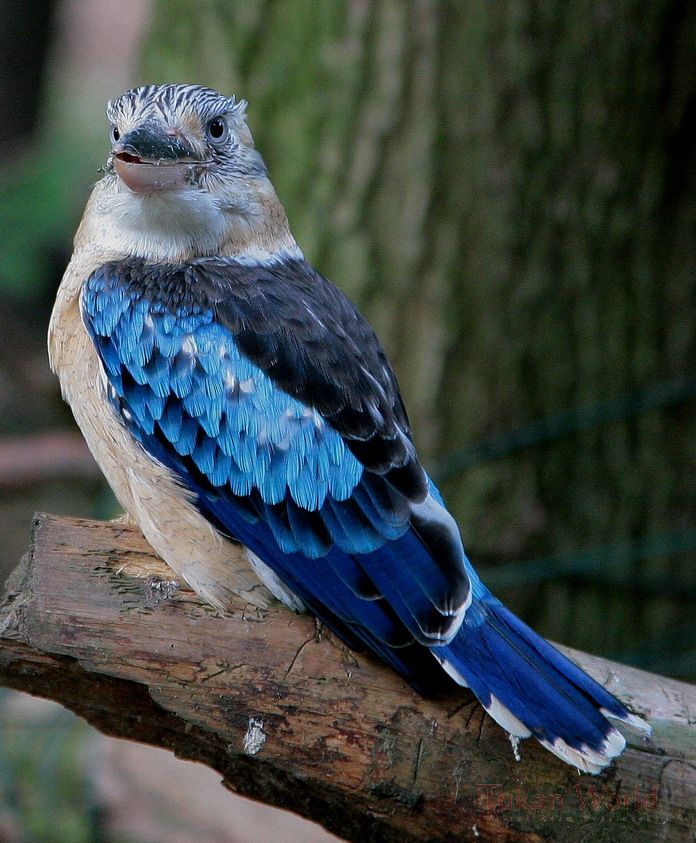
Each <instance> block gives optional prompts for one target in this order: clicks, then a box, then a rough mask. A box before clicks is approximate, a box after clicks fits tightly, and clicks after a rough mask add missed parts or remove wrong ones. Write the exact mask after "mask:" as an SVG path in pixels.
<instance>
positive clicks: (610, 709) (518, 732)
mask: <svg viewBox="0 0 696 843" xmlns="http://www.w3.org/2000/svg"><path fill="white" fill-rule="evenodd" d="M433 653H434V655H435V656H436V658H437V659H438V661H439V662H440V664H441V665H442V667H443V668H444V669H445V670H446V671H447V673H448V674H449V675H450V676H451V677H452V678H453V679H454V680H455V682H457V683H458V684H460V685H464V686H468V687H469V688H471V690H472V691H473V692H474V694H476V696H477V697H478V699H479V700H480V701H481V704H482V705H483V707H484V708H485V709H486V711H487V712H488V713H489V714H490V715H491V717H493V718H494V719H495V720H496V721H497V722H498V723H499V724H500V725H501V726H502V727H503V728H504V729H506V730H507V731H508V732H509V733H510V736H511V739H512V740H513V745H514V746H515V748H516V740H515V739H516V738H526V737H529V736H530V735H534V737H535V738H537V740H539V742H540V743H542V744H543V745H544V746H545V747H546V748H547V749H549V750H550V751H551V752H553V753H554V754H555V755H558V756H559V758H562V759H563V760H564V761H566V762H567V763H569V764H572V765H574V766H575V767H577V768H578V769H579V770H583V771H585V772H588V773H598V772H600V770H602V769H603V768H604V767H606V766H607V764H609V763H610V762H611V760H612V758H615V757H616V756H617V755H619V753H621V751H622V750H623V748H624V747H625V745H626V741H625V739H624V737H623V735H622V734H621V733H620V732H619V731H618V730H617V729H615V728H614V726H613V725H612V724H611V723H610V719H613V720H618V721H622V722H624V723H626V724H628V725H630V726H632V727H633V728H635V729H638V730H640V731H642V732H644V733H646V734H649V733H650V727H649V726H648V725H647V723H645V722H644V721H643V720H641V719H640V718H639V717H636V716H635V715H633V714H631V713H630V712H629V711H628V710H627V709H626V708H625V707H624V706H623V705H622V704H621V703H620V702H619V701H618V700H617V699H616V698H615V697H613V696H612V695H611V694H610V693H609V692H608V691H606V690H605V689H604V688H603V687H602V686H601V685H599V684H598V683H597V682H595V681H594V679H591V678H590V677H589V676H588V675H587V674H586V673H585V672H584V671H582V670H581V669H580V668H579V667H578V666H577V665H575V664H574V663H573V662H572V661H570V659H568V658H566V656H564V655H562V654H561V653H560V652H559V651H558V650H556V648H555V647H553V646H552V645H551V644H549V643H548V642H547V641H545V640H544V639H543V638H542V637H541V636H540V635H537V633H536V632H534V630H532V629H530V628H529V627H528V626H527V625H526V624H524V623H523V622H522V621H521V620H520V619H519V618H517V617H515V615H513V614H512V612H510V611H509V609H507V608H506V607H505V606H503V604H502V603H501V602H500V601H499V600H497V599H496V598H495V597H493V596H492V595H491V594H489V593H484V594H483V596H481V597H478V598H475V599H474V602H473V603H472V605H471V606H470V607H469V609H468V611H467V613H466V616H465V619H464V623H463V624H462V627H461V629H460V631H459V633H458V634H457V636H456V637H455V638H454V640H453V641H452V642H451V644H449V645H447V646H446V647H437V648H434V649H433Z"/></svg>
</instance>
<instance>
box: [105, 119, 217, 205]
mask: <svg viewBox="0 0 696 843" xmlns="http://www.w3.org/2000/svg"><path fill="white" fill-rule="evenodd" d="M111 156H112V159H113V165H114V170H115V171H116V174H117V175H118V176H119V178H120V179H121V181H122V182H123V183H124V184H125V185H126V187H128V188H129V189H130V190H132V191H133V192H134V193H152V192H155V191H162V190H177V189H180V188H183V187H185V186H187V185H190V184H191V182H192V178H193V175H194V170H195V168H196V167H200V165H201V164H204V163H205V162H203V161H201V160H200V159H199V158H197V157H196V153H195V152H194V150H193V149H192V148H191V147H190V146H189V145H188V144H187V143H186V141H185V140H184V139H183V138H182V137H181V136H180V135H173V134H168V133H167V132H166V131H165V129H164V128H163V127H162V126H160V125H159V124H156V123H143V125H142V126H138V127H137V128H135V129H133V130H132V131H130V132H128V134H126V135H124V136H123V137H122V138H119V140H118V141H116V143H115V144H114V145H113V147H112V149H111Z"/></svg>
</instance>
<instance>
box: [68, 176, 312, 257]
mask: <svg viewBox="0 0 696 843" xmlns="http://www.w3.org/2000/svg"><path fill="white" fill-rule="evenodd" d="M114 187H115V186H114V184H113V182H111V183H109V182H108V181H107V180H102V181H101V182H98V183H97V184H96V185H95V188H94V191H93V193H92V196H91V197H90V200H89V203H88V205H87V209H86V211H85V215H84V217H83V221H82V225H81V227H80V230H79V231H78V234H77V237H76V240H75V246H76V248H78V249H79V248H86V249H88V250H89V251H91V252H92V251H98V252H100V253H102V254H104V255H109V257H110V258H111V259H119V258H123V257H133V256H137V257H142V258H145V259H147V260H149V261H153V262H157V261H164V262H167V261H179V260H187V259H191V258H194V257H204V256H207V255H223V254H224V255H229V256H235V257H237V258H238V259H240V260H244V261H248V262H254V263H256V262H259V263H266V262H268V261H272V260H276V259H277V258H278V257H279V256H280V255H282V256H283V257H296V258H301V257H302V252H301V251H300V249H299V248H298V246H297V244H296V243H295V241H294V239H293V237H292V235H291V234H290V232H289V231H288V230H287V221H285V220H284V223H285V224H284V225H283V226H282V227H281V230H280V231H278V233H277V234H275V232H273V229H272V227H271V229H270V230H269V228H268V226H267V225H264V224H265V223H266V222H267V215H266V213H265V210H266V209H265V208H264V207H263V204H261V205H260V206H259V207H258V208H256V207H253V206H251V205H248V206H247V207H245V208H243V209H242V208H232V207H231V206H230V204H229V201H228V200H226V198H225V197H224V196H223V195H220V194H215V193H211V192H208V191H204V190H195V189H190V188H182V189H180V190H169V191H155V192H152V193H134V192H132V191H131V190H128V189H127V188H125V187H122V186H121V185H118V186H117V187H116V189H114ZM276 201H277V200H276ZM283 219H284V215H283Z"/></svg>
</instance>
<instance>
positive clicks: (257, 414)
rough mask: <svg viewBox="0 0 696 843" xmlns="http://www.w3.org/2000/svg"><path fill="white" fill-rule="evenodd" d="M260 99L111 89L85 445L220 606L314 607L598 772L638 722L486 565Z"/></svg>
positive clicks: (55, 319)
mask: <svg viewBox="0 0 696 843" xmlns="http://www.w3.org/2000/svg"><path fill="white" fill-rule="evenodd" d="M245 106H246V103H244V102H243V101H237V100H235V99H234V98H231V99H230V98H228V97H225V96H222V95H221V94H219V93H217V92H216V91H213V90H210V89H208V88H204V87H200V86H197V85H148V86H146V87H142V88H137V89H134V90H131V91H127V92H126V93H125V94H123V95H122V96H120V97H119V98H118V99H116V100H114V101H113V102H110V103H109V104H108V106H107V109H106V113H107V117H108V119H109V122H110V124H111V152H110V154H109V157H108V159H107V162H106V166H105V168H104V175H103V178H102V179H101V180H100V181H99V182H98V183H97V185H96V186H95V188H94V190H93V192H92V195H91V197H90V199H89V202H88V204H87V208H86V210H85V214H84V217H83V219H82V222H81V224H80V227H79V230H78V232H77V236H76V238H75V251H74V253H73V256H72V259H71V261H70V264H69V266H68V268H67V271H66V273H65V276H64V278H63V281H62V283H61V286H60V289H59V291H58V297H57V301H56V304H55V308H54V311H53V315H52V318H51V324H50V332H49V350H50V360H51V366H52V368H53V370H54V371H55V372H56V373H57V374H58V376H59V378H60V382H61V387H62V391H63V395H64V396H65V399H66V400H67V401H68V403H69V404H70V406H71V408H72V411H73V413H74V415H75V418H76V419H77V423H78V425H79V426H80V428H81V429H82V433H83V434H84V437H85V439H86V440H87V444H88V445H89V447H90V449H91V450H92V453H93V454H94V456H95V458H96V460H97V462H98V464H99V466H100V467H101V469H102V471H103V472H104V474H105V475H106V478H107V480H108V481H109V483H110V484H111V487H112V488H113V490H114V492H115V494H116V497H117V498H118V500H119V502H120V504H121V505H122V506H123V507H124V508H125V510H126V512H127V513H128V514H129V515H130V517H131V518H132V520H133V521H135V523H137V524H138V525H139V526H140V528H141V529H142V531H143V533H144V534H145V536H146V538H147V540H148V541H149V542H150V544H151V545H152V547H153V548H154V549H155V550H156V551H157V553H158V554H159V555H160V556H161V557H162V558H163V559H164V560H165V561H166V562H167V563H168V564H169V565H170V566H171V567H172V568H173V569H174V571H176V572H177V574H179V575H180V576H181V577H183V578H184V579H185V580H186V581H187V582H188V583H189V584H190V585H191V587H192V588H193V589H194V590H195V591H196V592H197V593H198V594H199V595H200V596H201V597H202V598H203V599H204V600H206V601H208V602H209V603H211V604H212V605H213V606H215V607H220V608H225V607H226V606H228V605H229V598H230V596H231V595H233V594H236V595H239V596H240V597H242V598H243V599H244V600H246V601H248V602H250V603H252V604H255V605H257V606H264V605H267V604H268V602H269V601H271V600H272V599H273V597H275V598H277V599H278V600H281V601H282V602H283V603H285V604H286V605H287V606H289V607H290V608H291V609H295V610H307V611H309V612H312V613H314V614H315V615H316V616H317V617H318V618H319V619H320V620H321V621H322V622H323V623H324V624H326V625H327V626H328V627H329V628H330V629H331V630H333V631H334V632H335V633H336V635H338V636H339V637H340V638H341V639H343V641H345V642H346V643H347V644H348V645H350V646H352V647H355V648H365V647H367V648H369V649H371V650H372V651H373V652H374V653H376V654H377V655H378V656H379V657H380V658H381V659H382V660H383V661H384V662H386V663H387V664H388V665H391V667H393V668H394V669H395V670H396V671H398V672H399V673H400V674H401V675H402V676H403V677H405V678H406V680H408V682H410V683H411V685H413V686H414V687H415V688H416V689H417V690H419V691H421V692H422V693H424V694H430V693H433V692H436V691H440V690H442V689H443V686H448V685H449V686H452V685H453V684H456V685H460V686H462V687H468V688H470V689H471V690H472V691H473V693H474V694H475V695H476V696H477V697H478V699H479V700H480V701H481V704H482V705H483V707H484V708H485V709H486V711H487V712H488V713H489V714H490V715H491V717H493V718H494V719H495V720H496V721H497V722H498V723H499V724H500V725H501V726H502V727H503V728H504V729H505V730H507V731H508V732H509V733H510V735H511V736H513V739H517V738H525V737H528V736H530V735H534V737H536V738H537V740H539V741H540V742H541V743H542V744H543V745H544V746H545V747H547V748H548V749H549V750H551V752H553V753H555V754H556V755H558V756H559V757H560V758H562V759H563V760H564V761H566V762H568V763H569V764H572V765H574V766H575V767H577V768H579V769H580V770H585V771H588V772H592V773H596V772H598V771H599V770H601V769H602V768H603V767H604V766H606V765H607V764H608V763H609V762H610V760H611V759H612V758H614V757H615V756H616V755H618V754H619V753H620V752H621V751H622V749H623V748H624V746H625V739H624V737H623V736H622V735H621V733H620V732H619V731H617V729H616V728H615V727H614V726H613V725H612V723H611V722H610V721H612V720H617V721H623V722H624V723H627V724H629V725H632V726H634V727H636V728H638V729H640V730H643V731H647V730H648V727H647V725H646V724H645V723H644V722H643V721H642V720H641V719H640V718H638V717H636V716H635V715H633V714H631V713H629V711H628V710H627V709H626V708H625V707H624V706H623V705H622V704H621V703H620V702H619V701H618V700H617V699H616V698H615V697H613V696H612V695H611V694H610V693H608V692H607V691H606V690H605V689H604V688H602V687H601V686H600V685H599V684H597V683H596V682H595V681H594V680H592V679H591V678H590V677H589V676H587V675H586V674H585V673H584V672H583V671H582V670H580V669H579V668H578V667H577V666H576V665H575V664H573V663H572V662H571V661H569V660H568V659H567V658H566V657H565V656H563V655H561V654H560V653H559V652H558V651H557V650H556V649H554V647H552V646H551V645H550V644H548V643H547V642H546V641H545V640H544V639H542V638H541V637H539V636H538V635H537V634H536V633H535V632H533V631H532V630H531V629H529V627H527V626H525V624H523V623H522V622H521V621H520V620H519V619H518V618H516V617H515V616H514V615H513V614H512V613H511V612H510V611H509V610H508V609H506V608H505V606H503V605H502V604H501V603H500V602H499V601H498V600H497V599H496V598H495V597H493V596H492V595H491V593H490V592H489V591H488V590H487V589H486V587H485V586H484V585H483V583H482V582H481V581H480V580H479V578H478V576H477V575H476V572H475V570H474V569H473V567H472V566H471V564H470V563H469V561H468V559H467V557H466V556H465V554H464V549H463V547H462V541H461V538H460V535H459V530H458V528H457V525H456V523H455V522H454V520H453V518H452V516H451V515H450V514H449V513H448V511H447V509H446V507H445V504H444V502H443V500H442V497H441V496H440V493H439V492H438V490H437V488H436V487H435V484H434V483H433V481H432V480H431V479H430V478H429V477H428V475H427V474H426V472H425V470H424V469H423V467H422V466H421V464H420V462H419V460H418V455H417V453H416V449H415V446H414V444H413V440H412V438H411V431H410V428H409V422H408V418H407V416H406V411H405V409H404V406H403V404H402V401H401V397H400V395H399V387H398V384H397V382H396V378H395V376H394V373H393V372H392V369H391V367H390V365H389V362H388V361H387V358H386V356H385V353H384V350H383V349H382V346H381V345H380V343H379V340H378V339H377V337H376V336H375V334H374V332H373V331H372V329H371V328H370V326H369V325H368V324H367V322H366V321H365V319H364V318H363V317H362V316H361V315H360V313H359V312H358V311H357V310H356V308H355V307H354V305H353V304H352V303H351V302H350V301H349V300H348V299H347V298H346V297H345V296H344V295H343V293H341V291H340V290H338V289H337V288H336V287H334V286H333V285H332V284H331V283H330V282H329V281H327V280H326V279H325V278H323V277H322V276H321V275H320V274H319V273H318V272H317V271H316V270H315V269H313V268H312V266H310V264H308V263H307V261H306V260H305V259H304V257H303V254H302V252H301V251H300V249H299V247H298V245H297V244H296V242H295V240H294V239H293V236H292V234H291V233H290V229H289V228H288V221H287V218H286V215H285V212H284V210H283V207H282V205H281V204H280V202H279V200H278V197H277V196H276V193H275V191H274V189H273V186H272V185H271V182H270V181H269V178H268V173H267V171H266V167H265V166H264V162H263V160H262V158H261V156H260V155H259V153H258V152H257V151H256V149H255V148H254V144H253V141H252V137H251V134H250V132H249V129H248V127H247V124H246V118H245ZM240 543H241V544H242V545H243V546H244V548H245V553H244V554H243V555H242V554H240V553H239V544H240ZM240 557H243V559H244V562H243V563H241V562H240V561H239V560H240Z"/></svg>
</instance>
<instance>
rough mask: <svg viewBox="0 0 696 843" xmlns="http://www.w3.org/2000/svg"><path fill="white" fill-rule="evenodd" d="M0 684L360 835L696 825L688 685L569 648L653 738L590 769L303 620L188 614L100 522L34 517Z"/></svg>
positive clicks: (152, 563)
mask: <svg viewBox="0 0 696 843" xmlns="http://www.w3.org/2000/svg"><path fill="white" fill-rule="evenodd" d="M0 629H1V630H2V637H1V638H0V679H1V681H2V682H3V683H4V684H7V685H9V686H12V687H15V688H19V689H21V690H25V691H29V692H30V693H34V694H38V695H42V696H46V697H50V698H52V699H56V700H58V701H60V702H62V703H63V704H64V705H66V706H68V707H69V708H72V709H73V710H75V711H76V712H77V713H78V714H80V715H82V716H83V717H85V718H86V719H87V720H89V721H90V722H91V723H93V724H94V725H96V726H97V727H98V728H100V729H102V730H103V731H106V732H108V733H110V734H114V735H118V736H121V737H127V738H131V739H133V740H138V741H144V742H147V743H152V744H157V745H160V746H164V747H167V748H169V749H171V750H173V751H174V752H175V753H177V754H178V755H180V756H183V757H186V758H191V759H195V760H198V761H201V762H203V763H205V764H207V765H209V766H211V767H213V768H214V769H216V770H218V771H219V772H220V773H221V774H222V776H223V777H224V782H225V784H226V785H227V786H228V787H230V788H231V789H233V790H236V791H238V792H240V793H243V794H245V795H247V796H251V797H253V798H256V799H259V800H261V801H263V802H267V803H269V804H273V805H278V806H281V807H285V808H290V809H292V810H294V811H297V812H298V813H301V814H303V815H304V816H307V817H309V818H311V819H313V820H315V821H318V822H320V823H322V824H323V825H324V826H325V827H326V828H328V829H330V830H331V831H334V832H335V833H337V834H339V835H341V836H342V837H344V838H347V839H348V840H356V841H369V840H374V841H377V840H379V841H399V843H405V841H418V840H430V841H461V840H467V839H472V840H473V839H475V838H479V839H481V840H496V841H498V840H525V841H531V840H541V839H563V840H567V841H574V840H587V839H592V840H607V841H608V840H611V841H617V840H629V839H630V840H632V841H641V840H645V841H648V840H653V839H655V835H656V834H657V833H658V829H659V834H661V835H665V836H666V837H668V838H669V839H670V840H675V841H676V840H687V839H691V838H692V835H693V833H694V830H695V829H696V808H695V807H694V806H695V805H696V729H694V726H693V722H694V712H695V711H696V689H694V688H693V687H691V686H688V685H684V684H682V683H679V682H675V681H673V680H669V679H665V678H663V677H659V676H654V675H650V674H646V673H642V672H640V671H637V670H634V669H631V668H627V667H623V666H621V665H618V664H614V663H610V662H606V661H603V660H601V659H597V658H594V657H592V656H586V655H583V654H580V653H573V656H574V657H575V658H576V659H577V660H578V661H580V662H581V663H582V665H583V666H584V667H585V668H586V669H587V670H589V671H590V672H591V673H592V674H593V675H595V676H596V677H597V678H598V679H599V680H600V681H602V682H604V683H605V684H606V685H607V687H609V688H610V689H611V690H612V691H614V692H615V693H617V694H619V695H620V696H621V697H622V698H623V699H624V700H626V701H627V702H628V703H629V705H630V706H631V707H632V708H633V709H634V710H636V711H637V712H639V713H641V714H643V715H645V716H646V717H647V718H648V720H649V721H650V723H651V724H652V726H653V729H654V738H653V740H652V741H651V742H644V741H642V740H641V739H637V738H631V739H630V744H629V747H628V749H627V750H626V752H625V753H624V755H623V756H622V757H621V758H620V759H619V761H618V762H617V763H616V765H615V766H614V767H612V768H611V769H610V770H608V771H607V772H605V773H604V775H602V776H601V777H589V776H581V777H579V776H578V775H577V773H576V771H575V770H572V769H570V768H568V767H567V766H566V765H564V764H563V763H562V762H560V761H558V760H557V759H555V758H553V757H552V756H551V755H549V754H548V753H547V752H546V751H544V750H543V749H541V747H539V746H538V745H536V744H535V743H534V742H533V741H528V742H523V744H522V746H521V754H522V760H521V761H520V762H516V761H515V760H514V757H513V752H512V749H511V747H510V744H509V742H508V739H507V736H506V735H505V734H504V733H503V732H502V731H501V730H500V729H499V728H498V727H497V726H496V725H495V724H494V723H493V722H492V721H491V720H490V719H489V718H488V717H487V716H486V715H485V713H484V712H483V710H482V709H481V708H480V706H479V705H478V704H477V703H476V701H475V700H473V698H471V697H470V696H468V695H467V693H466V692H462V693H461V694H458V695H457V696H453V697H446V698H442V699H438V700H433V701H426V700H423V699H421V698H420V697H418V696H417V695H416V694H415V693H414V692H412V691H411V690H410V689H409V688H408V687H407V686H405V685H404V684H403V683H402V682H401V681H400V680H399V679H398V678H397V677H395V676H394V675H393V674H392V673H391V672H390V671H388V670H387V669H386V668H384V667H382V666H381V665H379V664H377V663H376V662H375V661H373V660H372V659H371V658H369V657H366V656H364V655H359V654H355V653H352V652H350V651H348V650H346V649H345V648H344V647H343V646H342V645H341V644H340V643H338V642H337V641H336V640H335V639H334V638H333V637H332V636H330V635H329V634H327V633H325V632H324V631H322V630H319V629H318V628H317V627H316V626H315V624H314V622H313V621H312V620H311V619H310V618H307V617H301V616H297V615H293V614H292V613H290V612H289V611H288V610H287V609H285V608H283V607H280V606H278V607H275V608H272V609H271V610H269V611H264V612H259V611H257V610H253V609H249V607H245V606H244V605H241V604H240V605H239V606H234V607H233V609H232V611H230V612H229V613H226V614H224V615H222V614H218V613H215V612H213V611H212V610H210V609H209V608H207V607H206V606H204V605H202V604H201V603H200V602H199V601H198V599H197V598H196V597H195V596H194V595H193V594H192V593H191V592H190V591H188V590H187V589H186V588H185V587H184V586H183V585H182V584H181V583H177V582H176V581H175V580H173V579H172V574H171V572H170V571H169V569H168V568H166V567H165V566H164V565H163V564H162V563H161V562H159V561H158V560H157V559H156V558H154V557H153V556H152V555H151V550H150V548H149V546H148V545H147V544H146V542H145V541H144V539H143V538H142V536H141V535H140V533H139V532H138V531H137V530H136V529H134V528H132V527H129V526H126V525H122V524H114V523H109V524H105V523H100V522H90V521H80V520H77V519H66V518H56V517H54V516H38V517H37V518H36V521H35V525H34V539H33V544H32V547H31V550H30V552H29V553H28V554H27V556H26V557H25V560H24V562H23V565H22V566H20V568H19V569H18V570H17V571H16V572H15V574H14V576H13V578H12V580H11V582H10V585H9V589H8V593H7V595H6V598H5V602H4V605H3V606H2V609H1V610H0Z"/></svg>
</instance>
